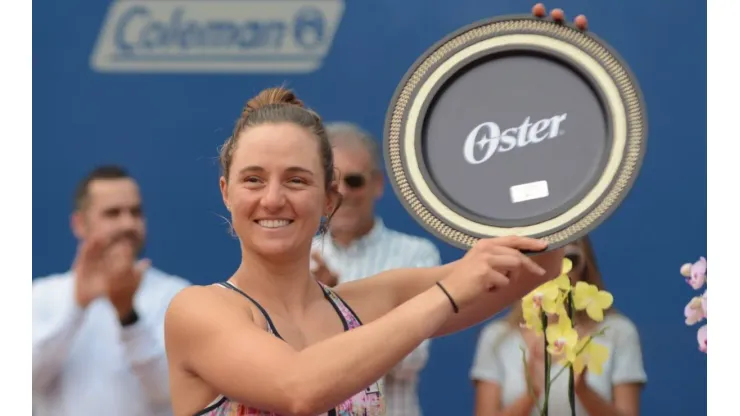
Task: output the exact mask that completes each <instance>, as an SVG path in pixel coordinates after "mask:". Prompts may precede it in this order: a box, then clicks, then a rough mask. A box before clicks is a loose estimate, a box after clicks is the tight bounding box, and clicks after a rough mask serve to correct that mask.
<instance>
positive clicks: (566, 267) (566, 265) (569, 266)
mask: <svg viewBox="0 0 740 416" xmlns="http://www.w3.org/2000/svg"><path fill="white" fill-rule="evenodd" d="M571 270H573V262H572V261H570V259H569V258H567V257H563V266H562V268H561V269H560V275H561V276H562V275H566V274H568V273H570V271H571Z"/></svg>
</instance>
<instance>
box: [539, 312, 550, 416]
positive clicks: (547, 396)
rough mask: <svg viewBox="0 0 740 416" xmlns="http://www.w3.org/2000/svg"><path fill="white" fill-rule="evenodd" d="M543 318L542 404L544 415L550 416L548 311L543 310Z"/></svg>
mask: <svg viewBox="0 0 740 416" xmlns="http://www.w3.org/2000/svg"><path fill="white" fill-rule="evenodd" d="M540 317H541V319H542V331H543V332H544V333H545V336H544V337H542V339H543V341H544V343H545V349H544V355H545V400H544V403H543V404H542V412H541V413H542V416H548V415H549V410H548V407H549V406H548V402H549V401H550V364H551V362H550V354H549V353H548V352H547V335H546V334H547V313H545V311H542V312H541V315H540Z"/></svg>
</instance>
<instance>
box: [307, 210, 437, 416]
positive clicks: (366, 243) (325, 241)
mask: <svg viewBox="0 0 740 416" xmlns="http://www.w3.org/2000/svg"><path fill="white" fill-rule="evenodd" d="M314 250H315V251H318V252H319V253H320V254H321V256H322V257H323V259H324V261H325V262H326V265H327V266H328V267H329V268H330V269H331V270H332V271H333V272H335V273H337V274H338V275H339V283H345V282H350V281H354V280H358V279H362V278H364V277H369V276H372V275H375V274H377V273H380V272H383V271H386V270H391V269H398V268H404V267H431V266H437V265H439V264H440V256H439V251H438V250H437V247H436V246H435V245H434V244H433V243H432V242H431V241H429V240H426V239H423V238H420V237H415V236H412V235H408V234H403V233H401V232H398V231H395V230H391V229H389V228H386V227H385V224H384V223H383V220H382V219H380V218H375V226H374V227H373V229H372V230H371V231H370V232H369V233H368V234H366V235H365V236H363V237H361V238H359V239H358V240H356V241H354V242H353V243H352V244H351V245H350V246H348V247H339V246H337V245H335V244H334V243H333V242H332V240H331V238H330V237H329V235H326V236H325V237H316V238H315V239H314ZM428 357H429V340H426V341H424V342H423V343H422V344H421V345H420V346H419V347H418V348H417V349H415V350H414V351H413V352H412V353H411V354H409V355H408V356H407V357H406V358H404V359H403V361H401V362H400V363H399V364H397V365H396V367H394V368H393V369H392V370H391V372H390V373H388V374H387V375H386V376H385V380H384V385H385V396H386V411H387V415H388V416H421V415H422V412H421V406H420V405H419V397H418V393H417V385H418V374H419V372H420V371H421V370H422V369H423V368H424V366H425V365H426V363H427V360H428Z"/></svg>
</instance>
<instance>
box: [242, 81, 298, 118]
mask: <svg viewBox="0 0 740 416" xmlns="http://www.w3.org/2000/svg"><path fill="white" fill-rule="evenodd" d="M281 104H284V105H295V106H298V107H301V108H305V106H304V105H303V101H301V100H300V99H299V98H298V97H297V96H296V95H295V93H294V92H293V91H291V90H289V89H287V88H283V87H275V88H267V89H265V90H262V91H260V93H259V94H257V95H256V96H255V97H253V98H252V99H250V100H249V101H247V105H246V106H245V107H244V113H246V114H249V113H251V112H254V111H257V110H258V109H260V108H262V107H267V106H271V105H281Z"/></svg>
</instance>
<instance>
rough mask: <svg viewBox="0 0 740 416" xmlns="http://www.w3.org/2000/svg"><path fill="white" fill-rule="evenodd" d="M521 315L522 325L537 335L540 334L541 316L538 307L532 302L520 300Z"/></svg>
mask: <svg viewBox="0 0 740 416" xmlns="http://www.w3.org/2000/svg"><path fill="white" fill-rule="evenodd" d="M522 317H523V318H524V327H525V328H528V329H531V330H532V331H534V332H535V333H537V335H542V317H541V316H540V308H538V307H536V306H535V305H534V302H533V301H532V300H531V299H530V300H529V301H522Z"/></svg>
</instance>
